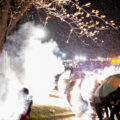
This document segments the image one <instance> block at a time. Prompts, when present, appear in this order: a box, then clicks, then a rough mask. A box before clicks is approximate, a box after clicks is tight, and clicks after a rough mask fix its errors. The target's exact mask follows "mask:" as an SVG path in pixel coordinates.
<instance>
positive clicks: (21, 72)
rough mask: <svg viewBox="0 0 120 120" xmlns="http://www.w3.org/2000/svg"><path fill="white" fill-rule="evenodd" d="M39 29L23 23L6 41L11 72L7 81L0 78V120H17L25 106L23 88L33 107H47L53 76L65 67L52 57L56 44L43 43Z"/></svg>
mask: <svg viewBox="0 0 120 120" xmlns="http://www.w3.org/2000/svg"><path fill="white" fill-rule="evenodd" d="M42 29H43V28H42V27H41V26H36V25H35V24H34V23H26V24H24V25H22V26H21V27H20V29H19V30H18V31H17V32H14V33H13V34H12V35H11V36H8V38H7V41H6V44H5V47H4V49H5V51H7V54H8V58H10V65H9V66H10V71H9V72H8V73H7V74H6V76H7V77H8V78H9V79H6V77H5V76H4V77H3V76H2V75H1V76H0V120H18V119H19V117H20V114H21V113H23V111H24V107H25V100H24V98H23V96H20V90H21V89H22V88H23V87H27V88H28V89H29V91H30V94H32V96H33V102H34V104H50V103H48V95H49V93H50V92H51V90H52V89H53V85H54V77H55V75H56V74H58V73H61V72H63V71H64V67H63V65H62V61H60V60H58V59H57V58H56V56H55V55H54V54H53V53H54V50H55V48H58V46H57V44H56V42H54V41H53V40H52V39H51V40H50V42H44V43H42V42H43V41H41V39H42V38H41V37H44V35H45V34H44V32H43V31H42ZM4 62H5V61H4ZM6 65H7V64H6ZM7 67H8V66H7ZM7 67H6V69H7Z"/></svg>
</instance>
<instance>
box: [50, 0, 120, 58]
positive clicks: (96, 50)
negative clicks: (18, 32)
mask: <svg viewBox="0 0 120 120" xmlns="http://www.w3.org/2000/svg"><path fill="white" fill-rule="evenodd" d="M87 2H91V3H92V4H91V9H97V10H99V11H100V13H101V14H104V15H106V19H107V20H114V21H115V24H116V26H120V7H119V6H120V0H93V1H92V0H81V1H80V3H81V4H84V3H87ZM48 28H49V30H50V33H51V34H52V37H53V39H54V40H55V41H57V43H58V45H59V47H60V48H61V50H62V51H63V52H65V53H67V55H68V58H72V57H74V56H75V55H86V56H88V57H90V58H94V57H97V56H102V57H116V56H118V55H120V29H119V30H114V29H109V30H107V31H102V32H101V34H100V35H99V39H101V40H104V41H105V42H104V44H103V45H102V46H101V47H98V46H97V45H96V44H95V43H93V42H92V40H90V39H89V38H83V39H85V40H86V41H88V43H89V46H86V45H84V44H82V43H81V41H80V40H79V39H78V38H77V36H75V35H72V37H71V39H70V43H69V44H66V43H65V40H66V39H67V36H68V34H69V28H68V26H67V25H65V24H64V23H62V22H61V21H60V20H57V19H56V18H52V19H51V20H50V23H49V24H48Z"/></svg>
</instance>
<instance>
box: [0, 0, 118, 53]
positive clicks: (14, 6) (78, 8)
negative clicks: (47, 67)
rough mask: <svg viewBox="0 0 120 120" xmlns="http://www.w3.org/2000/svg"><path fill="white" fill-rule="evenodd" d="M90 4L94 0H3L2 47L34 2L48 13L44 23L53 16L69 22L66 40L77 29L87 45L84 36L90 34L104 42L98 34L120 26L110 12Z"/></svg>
mask: <svg viewBox="0 0 120 120" xmlns="http://www.w3.org/2000/svg"><path fill="white" fill-rule="evenodd" d="M90 5H91V3H86V4H84V5H80V2H79V0H0V51H2V48H3V44H4V42H5V40H6V37H7V35H8V34H9V32H10V31H11V30H12V29H13V28H14V27H15V26H16V23H17V22H18V21H19V20H20V19H21V17H22V16H23V15H24V13H25V12H26V11H27V10H28V9H29V8H30V7H31V6H34V7H35V8H36V9H37V10H38V11H40V10H41V9H42V10H44V12H45V13H46V15H47V16H46V19H45V21H44V25H46V24H47V22H48V20H49V18H50V17H51V16H55V17H57V18H59V19H60V20H61V21H62V22H65V23H66V24H67V25H68V26H69V28H70V32H69V35H68V39H67V40H65V41H66V43H69V39H70V37H71V35H72V34H73V33H74V34H75V35H76V36H77V37H78V38H79V40H81V42H82V43H84V44H86V45H87V43H86V42H85V41H84V40H83V39H82V38H81V37H82V36H86V37H89V38H90V39H91V40H93V42H95V43H96V44H97V45H101V44H102V43H103V42H104V41H103V40H99V42H98V38H97V35H98V34H99V32H100V31H101V30H106V29H108V28H109V27H110V26H111V27H112V28H114V29H116V27H115V23H114V21H113V20H111V21H107V20H106V16H105V15H100V14H99V13H100V12H99V11H98V10H94V9H92V10H90ZM31 14H32V13H31Z"/></svg>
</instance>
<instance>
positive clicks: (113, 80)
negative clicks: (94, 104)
mask: <svg viewBox="0 0 120 120" xmlns="http://www.w3.org/2000/svg"><path fill="white" fill-rule="evenodd" d="M118 87H120V74H115V75H112V76H110V77H108V78H106V79H105V80H104V82H103V84H102V85H101V86H99V87H98V88H97V90H96V92H95V95H94V96H95V97H96V100H97V101H98V102H100V101H101V100H102V99H104V98H105V97H106V96H108V95H109V94H110V93H112V92H114V91H115V90H116V89H117V88H118Z"/></svg>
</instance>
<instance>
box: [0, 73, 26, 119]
mask: <svg viewBox="0 0 120 120" xmlns="http://www.w3.org/2000/svg"><path fill="white" fill-rule="evenodd" d="M16 86H17V87H16ZM21 89H22V86H21V85H20V83H19V82H18V81H17V80H15V79H8V78H6V77H5V76H4V74H0V120H19V117H20V115H21V114H22V113H23V111H24V107H25V104H24V98H23V97H22V96H20V90H21Z"/></svg>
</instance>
